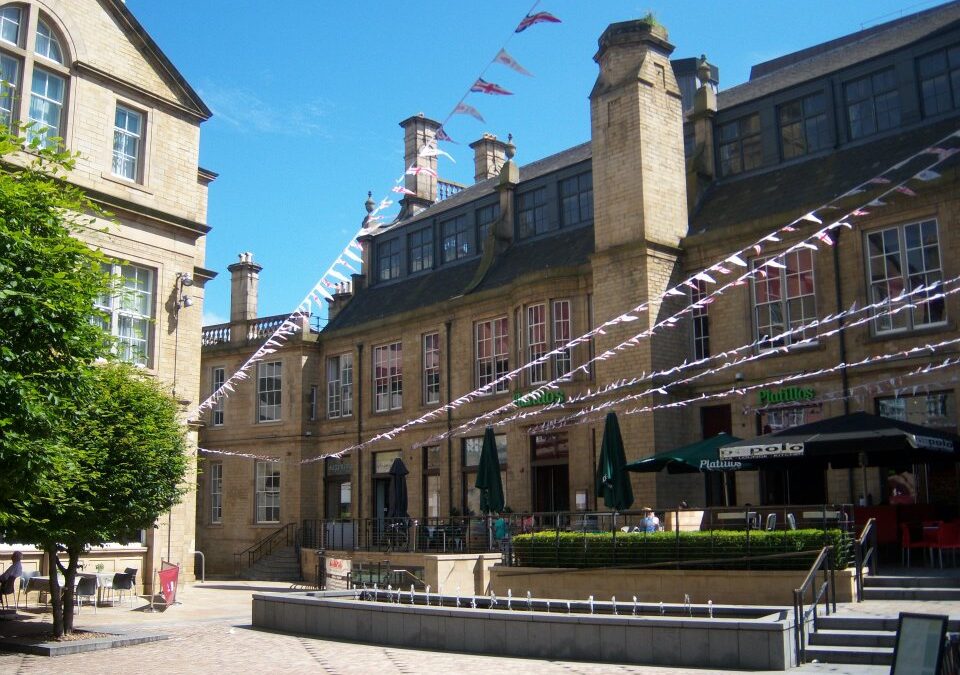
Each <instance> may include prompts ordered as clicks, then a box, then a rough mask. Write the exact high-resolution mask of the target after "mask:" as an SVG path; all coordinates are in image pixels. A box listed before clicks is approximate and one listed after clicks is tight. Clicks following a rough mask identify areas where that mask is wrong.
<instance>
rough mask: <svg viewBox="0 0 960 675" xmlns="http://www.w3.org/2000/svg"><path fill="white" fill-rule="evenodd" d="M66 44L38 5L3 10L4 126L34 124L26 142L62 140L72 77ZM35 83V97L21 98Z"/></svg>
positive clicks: (0, 108) (0, 112) (0, 105)
mask: <svg viewBox="0 0 960 675" xmlns="http://www.w3.org/2000/svg"><path fill="white" fill-rule="evenodd" d="M67 61H68V60H67V59H66V58H65V54H64V49H63V44H62V42H61V40H60V37H59V36H58V35H57V32H56V30H54V29H53V27H52V24H51V23H50V21H49V19H48V18H46V17H45V16H44V15H43V14H42V13H41V12H40V9H39V8H38V7H37V6H35V5H26V4H10V5H6V6H4V7H2V8H0V70H2V77H3V82H4V84H3V90H2V92H0V123H3V124H5V125H6V126H8V127H14V126H16V125H17V124H18V123H20V122H24V123H31V124H30V128H29V129H27V132H26V135H27V140H28V141H30V142H36V143H38V144H39V145H40V146H48V145H52V144H53V141H52V140H50V139H52V138H53V137H62V136H63V120H64V114H63V108H64V104H65V102H66V95H67V84H68V82H69V77H70V71H69V69H68V68H67V67H66V66H65V65H64V64H65V63H67ZM25 81H26V82H29V83H30V96H29V97H23V96H21V95H20V92H21V90H22V88H23V87H25V86H26V85H25Z"/></svg>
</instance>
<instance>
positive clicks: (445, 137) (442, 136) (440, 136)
mask: <svg viewBox="0 0 960 675" xmlns="http://www.w3.org/2000/svg"><path fill="white" fill-rule="evenodd" d="M437 140H438V141H446V142H447V143H456V141H455V140H453V139H452V138H450V135H449V134H447V132H446V131H444V130H443V127H440V128H439V129H437Z"/></svg>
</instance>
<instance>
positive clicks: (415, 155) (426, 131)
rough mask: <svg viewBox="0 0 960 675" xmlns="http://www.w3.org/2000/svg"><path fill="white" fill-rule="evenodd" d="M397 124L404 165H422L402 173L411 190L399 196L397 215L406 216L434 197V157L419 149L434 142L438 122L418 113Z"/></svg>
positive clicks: (435, 194) (435, 182) (430, 201)
mask: <svg viewBox="0 0 960 675" xmlns="http://www.w3.org/2000/svg"><path fill="white" fill-rule="evenodd" d="M400 126H401V127H403V166H404V169H405V170H407V169H409V168H410V167H418V168H421V169H425V171H423V172H421V173H418V174H416V175H414V174H412V173H408V174H406V175H405V176H404V187H405V188H407V189H408V190H410V191H411V192H413V193H414V194H412V195H406V196H405V197H404V198H403V199H402V200H401V204H402V208H401V217H402V218H406V217H410V216H413V215H416V213H417V212H419V211H422V210H423V209H425V208H427V207H428V206H430V205H431V204H433V203H434V202H435V201H437V158H436V156H435V155H434V156H430V157H424V156H421V155H420V154H419V152H420V150H421V149H422V148H423V147H424V146H425V145H430V144H435V143H436V138H437V129H439V128H440V123H439V122H436V121H434V120H431V119H429V118H427V117H424V116H423V113H418V114H416V115H414V116H413V117H408V118H407V119H405V120H404V121H402V122H401V123H400Z"/></svg>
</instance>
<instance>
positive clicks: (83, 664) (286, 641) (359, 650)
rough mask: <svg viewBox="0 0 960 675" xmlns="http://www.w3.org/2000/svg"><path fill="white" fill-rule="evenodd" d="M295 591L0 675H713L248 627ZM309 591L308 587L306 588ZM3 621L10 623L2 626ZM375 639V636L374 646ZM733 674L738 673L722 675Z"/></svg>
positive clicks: (170, 613) (888, 607)
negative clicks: (148, 638) (254, 612)
mask: <svg viewBox="0 0 960 675" xmlns="http://www.w3.org/2000/svg"><path fill="white" fill-rule="evenodd" d="M287 590H290V589H289V585H287V584H279V583H273V584H270V583H264V582H229V581H216V582H208V583H206V584H195V585H192V586H186V587H184V588H181V590H180V599H181V600H182V602H183V604H182V605H177V606H174V607H171V608H169V609H167V610H166V611H164V612H158V613H154V614H151V613H145V612H143V611H131V610H130V609H129V607H124V608H122V607H115V608H114V607H101V608H100V609H99V611H98V613H97V614H92V613H88V612H87V611H86V608H85V609H84V612H83V613H82V614H81V615H80V616H79V617H77V619H78V620H77V627H78V628H83V629H86V630H99V631H103V632H111V631H121V630H126V631H132V630H134V629H136V630H152V631H158V632H163V633H165V634H166V635H167V636H168V639H167V640H164V641H161V642H153V643H147V644H140V645H136V646H132V647H125V648H123V649H117V650H113V651H110V652H92V653H86V654H72V655H68V656H60V657H57V658H52V659H51V658H47V657H40V656H30V655H24V654H3V653H0V673H5V674H6V673H11V674H13V673H16V674H20V673H22V674H24V675H27V674H29V675H34V674H38V675H44V674H50V675H63V673H71V674H73V673H76V674H78V675H85V674H88V673H118V672H159V673H197V672H201V673H202V672H222V673H231V672H263V673H276V672H282V673H330V674H337V675H341V674H342V675H352V674H353V673H358V674H359V673H363V674H365V675H366V674H367V673H376V674H377V675H388V674H390V673H438V672H439V673H443V672H470V673H471V675H473V674H474V673H476V674H481V675H482V674H485V673H490V674H491V675H503V674H504V673H506V672H523V673H566V674H567V675H570V674H578V673H582V674H583V675H593V674H597V675H599V674H601V673H613V674H617V675H618V674H621V673H644V674H645V675H706V674H707V673H711V672H716V671H709V670H698V669H686V668H666V667H661V666H630V665H617V664H609V663H583V662H570V661H557V660H548V659H516V658H505V657H500V656H496V655H489V656H485V655H477V654H459V653H447V652H437V651H427V650H415V649H400V648H393V647H382V646H379V645H375V644H357V643H350V642H340V641H336V640H319V639H315V638H308V637H304V636H298V635H287V634H283V633H273V632H268V631H259V630H254V629H253V628H252V627H251V626H250V623H251V605H252V602H251V596H252V593H253V592H256V591H268V592H278V591H287ZM299 590H302V589H299ZM919 604H920V605H923V606H924V609H922V610H921V611H926V612H927V613H938V612H941V610H948V611H942V612H941V613H949V614H951V615H953V614H956V615H958V616H960V602H957V603H946V605H949V607H937V608H935V609H936V611H933V608H927V607H926V606H927V605H930V604H932V603H919ZM840 609H841V611H845V612H847V611H849V612H851V613H861V614H869V615H883V616H896V615H897V614H898V613H899V611H915V609H916V608H913V607H911V608H909V609H908V608H907V607H905V606H904V603H886V604H884V603H881V602H873V601H870V602H866V603H861V604H860V605H848V606H844V607H841V608H840ZM31 621H33V622H39V621H43V622H45V623H49V622H50V615H49V613H47V614H36V615H34V616H32V617H31ZM5 623H6V622H5ZM375 639H376V636H371V640H375ZM725 672H728V673H734V672H737V671H725ZM788 672H789V673H791V674H793V673H796V674H797V675H807V674H830V675H881V673H882V674H883V675H886V674H887V673H889V667H886V666H860V665H840V664H816V663H810V664H805V665H803V666H801V667H799V668H796V669H793V670H790V671H788Z"/></svg>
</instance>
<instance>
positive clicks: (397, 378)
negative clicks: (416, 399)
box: [373, 342, 403, 412]
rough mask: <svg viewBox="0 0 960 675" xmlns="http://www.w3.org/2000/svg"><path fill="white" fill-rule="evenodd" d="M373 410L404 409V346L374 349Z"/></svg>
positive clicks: (397, 343) (398, 343) (391, 345)
mask: <svg viewBox="0 0 960 675" xmlns="http://www.w3.org/2000/svg"><path fill="white" fill-rule="evenodd" d="M373 391H374V404H373V409H374V411H376V412H385V411H387V410H399V409H400V408H402V407H403V344H402V343H400V342H394V343H393V344H389V345H383V346H381V347H374V349H373Z"/></svg>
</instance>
